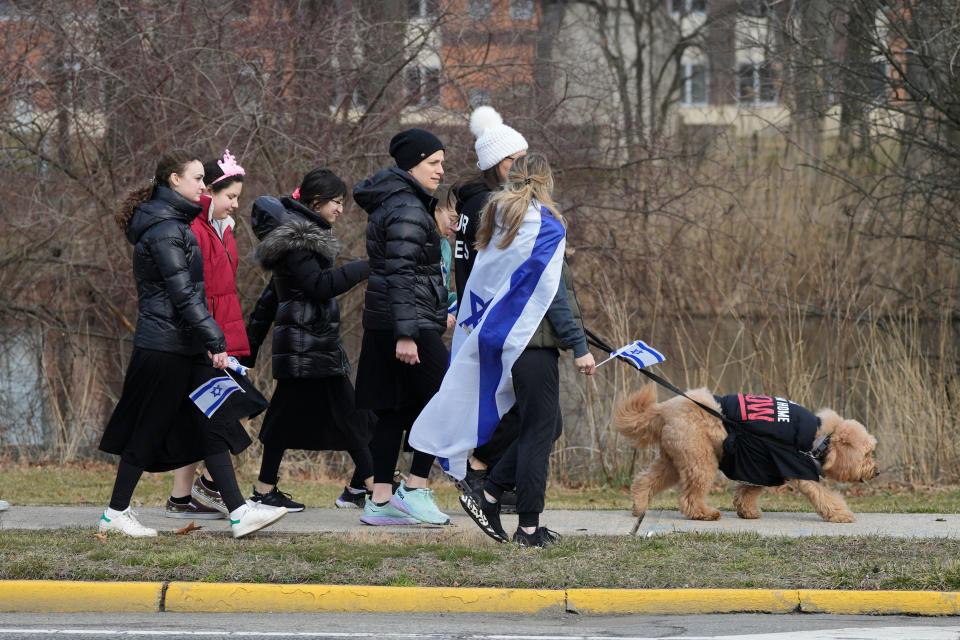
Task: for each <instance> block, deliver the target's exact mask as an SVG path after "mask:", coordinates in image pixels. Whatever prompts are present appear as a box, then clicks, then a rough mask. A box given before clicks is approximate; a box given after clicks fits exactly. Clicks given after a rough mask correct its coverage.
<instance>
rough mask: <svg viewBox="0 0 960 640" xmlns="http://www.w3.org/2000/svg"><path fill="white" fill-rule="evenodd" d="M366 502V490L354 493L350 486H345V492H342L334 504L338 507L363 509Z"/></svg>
mask: <svg viewBox="0 0 960 640" xmlns="http://www.w3.org/2000/svg"><path fill="white" fill-rule="evenodd" d="M366 502H367V492H366V491H361V492H360V493H354V492H353V491H351V490H350V487H344V488H343V493H341V494H340V497H339V498H337V500H336V502H334V504H335V505H336V507H337V509H363V507H364V505H365V504H366Z"/></svg>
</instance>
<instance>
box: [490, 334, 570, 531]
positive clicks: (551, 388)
mask: <svg viewBox="0 0 960 640" xmlns="http://www.w3.org/2000/svg"><path fill="white" fill-rule="evenodd" d="M558 359H559V354H558V353H557V350H556V349H527V350H525V351H524V352H523V353H522V354H520V357H519V358H517V361H516V362H515V363H514V365H513V369H512V373H513V389H514V392H515V393H516V396H517V403H516V407H515V408H516V411H517V416H518V417H519V421H520V425H519V430H520V433H519V435H518V436H517V439H516V440H514V441H513V443H511V444H510V446H509V447H507V450H506V451H505V452H504V454H503V456H502V457H501V458H500V461H499V462H497V464H496V465H494V467H493V468H492V469H490V471H489V472H488V473H487V483H486V487H487V491H489V492H490V493H491V495H494V496H497V497H499V496H500V495H501V494H502V493H503V492H504V491H506V490H510V489H514V488H515V489H516V491H517V514H518V516H519V518H520V526H536V525H537V523H538V520H539V515H540V514H541V513H542V512H543V502H544V496H545V494H546V491H547V473H548V471H549V470H550V451H551V450H552V449H553V443H554V441H555V440H556V439H557V436H559V434H560V430H561V428H562V426H561V425H562V421H561V417H560V370H559V367H558V362H557V361H558Z"/></svg>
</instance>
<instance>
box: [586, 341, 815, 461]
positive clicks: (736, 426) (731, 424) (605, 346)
mask: <svg viewBox="0 0 960 640" xmlns="http://www.w3.org/2000/svg"><path fill="white" fill-rule="evenodd" d="M584 332H585V333H586V334H587V342H588V343H589V344H592V345H593V346H595V347H596V348H597V349H601V350H603V351H605V352H607V353H613V352H614V351H616V349H615V348H614V347H611V346H610V343H608V342H607V341H606V340H604V339H603V338H601V337H600V336H598V335H597V334H595V333H594V332H592V331H590V330H589V329H587V328H586V327H584ZM617 357H618V358H619V357H620V356H617ZM624 362H627V364H629V365H630V366H631V367H633V368H634V369H636V366H634V365H633V363H631V362H629V361H627V360H626V359H624ZM637 370H638V371H639V372H640V373H642V374H643V375H645V376H646V377H647V378H649V379H650V380H653V381H654V382H656V383H657V384H659V385H660V386H662V387H663V388H665V389H669V390H670V391H672V392H674V393H675V394H677V395H678V396H683V397H684V398H686V399H687V400H689V401H690V402H692V403H693V404H695V405H697V406H698V407H700V408H701V409H703V410H704V411H706V412H707V413H708V414H710V415H711V416H713V417H714V418H717V419H719V420H720V421H721V422H722V423H723V426H724V428H725V429H726V431H727V433H728V434H729V433H730V432H731V431H740V430H741V428H742V425H741V424H740V423H739V422H737V421H736V420H731V419H730V418H728V417H727V416H725V415H723V414H722V413H720V412H719V411H717V410H716V409H714V408H713V407H708V406H707V405H705V404H703V403H702V402H698V401H696V400H694V399H693V398H691V397H690V396H688V395H687V394H686V393H684V392H683V391H681V390H680V389H679V388H678V387H677V386H676V385H675V384H673V383H672V382H670V381H669V380H667V379H666V378H661V377H660V376H658V375H657V374H655V373H653V372H652V371H647V370H646V369H637ZM829 444H830V436H829V435H828V436H826V437H825V438H823V439H822V440H819V441H817V442H815V443H814V445H813V449H812V450H811V451H803V452H802V453H804V454H806V455H808V456H810V457H811V458H813V461H814V463H815V464H816V465H817V472H818V473H819V474H820V475H823V468H822V463H823V459H824V457H825V456H826V454H827V447H828V446H829Z"/></svg>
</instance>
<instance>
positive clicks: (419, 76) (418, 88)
mask: <svg viewBox="0 0 960 640" xmlns="http://www.w3.org/2000/svg"><path fill="white" fill-rule="evenodd" d="M406 85H407V95H408V96H409V97H410V98H411V100H412V101H413V103H414V104H417V105H420V106H429V105H436V104H440V69H437V68H436V67H423V66H411V67H408V68H407V73H406Z"/></svg>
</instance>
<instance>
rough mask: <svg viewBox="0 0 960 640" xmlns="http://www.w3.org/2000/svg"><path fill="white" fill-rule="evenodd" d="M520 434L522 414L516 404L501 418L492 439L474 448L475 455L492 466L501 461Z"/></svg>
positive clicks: (488, 465)
mask: <svg viewBox="0 0 960 640" xmlns="http://www.w3.org/2000/svg"><path fill="white" fill-rule="evenodd" d="M519 435H520V414H519V413H517V407H516V405H514V407H513V408H512V409H510V411H508V412H507V413H506V414H504V416H503V418H501V419H500V424H498V425H497V428H496V430H495V431H494V432H493V436H491V438H490V440H488V441H487V442H485V443H484V444H482V445H481V446H479V447H477V448H476V449H474V450H473V457H474V458H476V459H477V460H479V461H480V462H482V463H484V464H485V465H487V467H488V468H489V467H492V466H494V465H496V464H497V462H499V461H500V458H502V457H503V454H504V453H506V451H507V449H508V448H509V447H510V445H511V444H513V441H514V440H516V439H517V436H519Z"/></svg>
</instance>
